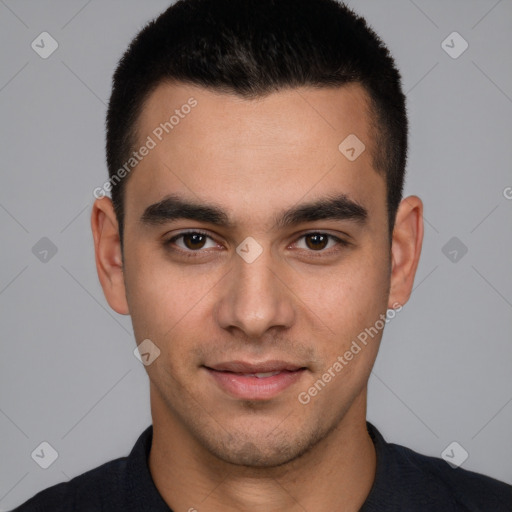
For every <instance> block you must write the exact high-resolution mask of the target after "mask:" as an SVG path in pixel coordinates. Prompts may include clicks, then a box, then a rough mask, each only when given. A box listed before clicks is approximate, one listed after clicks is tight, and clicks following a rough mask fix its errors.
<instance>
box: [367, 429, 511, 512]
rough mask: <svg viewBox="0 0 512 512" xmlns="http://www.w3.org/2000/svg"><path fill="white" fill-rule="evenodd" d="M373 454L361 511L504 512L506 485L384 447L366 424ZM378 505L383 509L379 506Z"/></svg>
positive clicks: (507, 507)
mask: <svg viewBox="0 0 512 512" xmlns="http://www.w3.org/2000/svg"><path fill="white" fill-rule="evenodd" d="M367 426H368V432H369V433H370V436H371V437H372V439H373V442H374V444H375V448H376V453H377V469H376V475H375V481H374V484H373V487H372V489H371V491H370V494H369V496H368V499H367V501H366V502H365V506H364V507H363V508H362V509H361V510H362V511H363V512H373V511H377V510H378V511H382V510H415V511H417V512H420V511H421V512H423V511H425V512H427V511H437V510H443V511H444V512H484V511H485V512H487V511H490V510H492V511H493V512H502V511H503V512H510V511H511V510H512V486H511V485H508V484H507V483H505V482H501V481H499V480H496V479H494V478H491V477H489V476H486V475H482V474H480V473H476V472H473V471H469V470H466V469H463V468H461V467H458V468H454V467H452V466H450V465H449V464H448V463H447V462H445V461H444V460H443V459H441V458H437V457H432V456H428V455H423V454H421V453H418V452H415V451H413V450H411V449H410V448H407V447H405V446H401V445H398V444H393V443H388V442H386V441H385V440H384V438H383V437H382V435H381V434H380V432H379V431H378V430H377V429H376V428H375V427H374V426H373V425H372V424H370V423H368V422H367ZM383 504H385V505H386V506H388V508H384V509H383V508H382V506H383Z"/></svg>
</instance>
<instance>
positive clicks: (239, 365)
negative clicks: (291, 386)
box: [206, 360, 304, 373]
mask: <svg viewBox="0 0 512 512" xmlns="http://www.w3.org/2000/svg"><path fill="white" fill-rule="evenodd" d="M206 368H210V369H211V370H217V371H221V372H233V373H265V372H277V371H283V370H286V371H290V372H293V371H295V370H300V369H301V368H304V367H303V366H301V365H298V364H293V363H288V362H286V361H280V360H269V361H261V362H259V363H250V362H247V361H226V362H224V363H218V364H214V365H210V366H206Z"/></svg>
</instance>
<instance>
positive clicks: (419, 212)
mask: <svg viewBox="0 0 512 512" xmlns="http://www.w3.org/2000/svg"><path fill="white" fill-rule="evenodd" d="M422 243H423V203H422V201H421V199H420V198H419V197H417V196H409V197H406V198H405V199H403V200H402V202H401V203H400V206H399V208H398V211H397V214H396V221H395V227H394V230H393V239H392V245H391V261H392V268H391V286H390V293H389V300H388V307H389V308H392V307H393V304H394V305H395V307H396V304H397V303H398V304H401V305H404V304H405V303H406V302H407V301H408V300H409V297H410V295H411V291H412V287H413V284H414V276H415V274H416V269H417V268H418V263H419V260H420V254H421V246H422Z"/></svg>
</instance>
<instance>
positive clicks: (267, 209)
mask: <svg viewBox="0 0 512 512" xmlns="http://www.w3.org/2000/svg"><path fill="white" fill-rule="evenodd" d="M191 96H193V97H194V98H195V99H196V100H197V102H198V105H197V106H196V107H195V108H194V109H193V110H192V111H191V113H190V114H189V115H187V116H186V117H185V118H184V119H180V123H179V125H177V126H175V128H174V129H173V131H172V132H170V133H169V134H166V135H165V137H164V138H163V140H162V141H161V142H159V143H158V144H157V146H156V147H155V148H154V149H153V150H152V151H151V152H150V153H149V155H148V156H146V157H145V158H144V159H143V160H142V161H141V162H140V163H139V164H138V165H137V167H136V169H135V170H134V171H132V174H131V175H130V176H129V179H128V181H127V183H126V191H125V232H124V261H123V255H122V254H121V247H120V241H119V235H118V224H117V220H116V217H115V214H114V211H113V208H112V203H111V201H110V199H109V198H107V197H106V198H102V199H98V200H97V201H96V202H95V204H94V207H93V211H92V217H91V224H92V230H93V235H94V243H95V251H96V265H97V270H98V276H99V279H100V282H101V285H102V287H103V291H104V293H105V297H106V299H107V301H108V302H109V304H110V306H111V307H112V309H114V310H115V311H116V312H118V313H120V314H123V315H127V314H130V315H131V317H132V322H133V328H134V332H135V336H136V340H137V343H140V342H141V341H142V340H144V339H147V338H149V339H150V340H152V342H153V343H155V344H156V345H157V346H158V347H159V349H160V351H161V352H160V356H159V357H158V358H157V359H155V361H154V362H153V363H151V364H150V365H148V366H146V370H147V372H148V376H149V379H150V398H151V411H152V417H153V428H154V434H153V443H152V447H151V452H150V455H149V467H150V471H151V474H152V477H153V480H154V482H155V485H156V487H157V489H158V491H159V492H160V494H161V495H162V497H163V499H164V500H165V501H166V502H167V503H168V505H169V506H170V507H171V508H172V509H173V510H175V511H181V510H183V511H187V510H190V509H192V510H193V509H194V508H195V509H197V510H198V511H199V512H208V511H218V510H225V511H235V510H236V511H240V510H244V511H255V512H256V511H265V512H268V511H276V512H277V511H303V510H309V511H315V510H344V511H357V510H358V509H359V507H360V506H361V505H362V504H363V503H364V501H365V498H366V497H367V495H368V493H369V491H370V489H371V486H372V484H373V481H374V476H375V468H376V455H375V450H374V447H373V443H372V441H371V439H370V437H369V435H368V433H367V431H366V423H365V421H366V404H367V383H368V379H369V376H370V371H371V369H372V366H373V364H374V361H375V358H376V356H377V351H378V348H379V344H380V339H381V336H382V332H383V331H382V330H381V331H379V333H378V335H376V336H375V337H374V338H373V339H371V340H370V341H369V342H368V344H367V345H366V346H364V347H363V348H362V350H361V351H360V352H359V353H358V354H357V355H355V356H354V357H353V359H352V360H351V361H349V362H348V363H347V365H346V366H344V367H343V370H342V371H340V372H339V373H337V374H336V377H335V378H332V379H331V381H330V382H329V383H328V384H327V385H326V386H325V387H324V388H323V389H322V390H321V391H320V392H318V394H317V395H316V396H314V397H313V398H312V399H311V401H310V402H309V403H308V404H306V405H304V404H302V403H300V401H299V400H298V399H297V397H298V394H299V393H300V392H302V391H307V390H308V389H309V388H310V387H311V386H313V384H314V383H315V382H317V381H318V379H320V378H321V377H322V375H323V374H324V373H325V372H326V370H327V369H328V368H329V367H332V365H333V363H334V362H335V361H336V360H337V358H338V356H340V355H341V356H342V355H343V354H344V353H345V352H346V351H347V350H348V349H349V348H350V345H351V342H352V340H354V339H356V337H357V335H358V334H359V333H361V332H362V331H364V329H365V328H368V327H370V326H373V325H374V324H375V322H376V321H377V320H378V319H379V315H381V314H385V313H386V310H387V309H388V308H393V306H394V307H395V308H396V307H397V304H398V305H403V304H405V303H406V301H407V300H408V298H409V296H410V293H411V290H412V286H413V281H414V275H415V272H416V268H417V265H418V261H419V257H420V252H421V244H422V239H423V221H422V211H423V205H422V202H421V200H420V199H419V198H418V197H416V196H409V197H407V198H406V199H404V200H403V201H402V202H401V204H400V207H399V210H398V213H397V218H396V224H395V228H394V231H393V237H392V244H391V246H390V243H389V237H388V225H387V214H386V184H385V180H384V177H383V175H381V174H379V173H377V172H376V170H375V169H374V168H373V164H372V152H373V147H372V144H373V142H372V140H373V139H372V132H371V130H370V118H369V115H368V109H367V108H366V107H367V104H368V103H367V100H368V98H367V96H366V93H365V91H364V90H363V89H362V87H361V86H359V85H356V84H352V85H348V86H343V87H340V88H321V89H313V88H300V89H289V90H285V91H280V92H277V93H272V94H270V95H268V96H266V97H265V98H260V99H257V100H247V99H241V98H239V97H236V96H235V95H231V94H221V93H217V92H213V91H209V90H206V89H203V88H199V87H196V86H191V85H185V84H162V85H160V86H159V87H157V89H156V90H155V91H154V92H153V93H152V94H151V96H150V97H149V98H148V100H147V102H146V105H145V108H144V109H143V112H142V114H141V118H140V119H139V132H138V133H139V135H140V137H139V138H140V142H141V143H142V142H143V141H144V140H145V139H146V137H147V135H150V134H151V132H152V131H153V130H154V129H155V127H157V126H158V125H159V124H160V123H161V122H164V121H165V120H167V119H168V118H169V115H170V114H172V113H173V112H174V110H175V109H176V108H180V106H181V105H183V104H184V103H186V101H187V99H188V98H190V97H191ZM169 113H170V114H169ZM351 133H354V134H357V136H358V138H359V139H360V140H362V141H363V142H364V143H365V145H366V150H365V151H364V152H363V153H362V154H361V155H360V156H359V157H358V158H357V159H356V160H355V161H353V162H351V161H349V160H348V159H347V158H345V156H344V155H342V154H341V153H340V151H339V150H338V145H339V144H340V142H341V141H342V140H343V139H344V138H345V137H346V136H347V135H348V134H351ZM333 193H336V194H345V195H346V196H347V197H349V198H350V199H352V200H354V201H356V202H357V203H359V204H360V205H362V206H364V208H366V209H367V211H368V216H367V219H366V222H365V223H358V222H355V221H351V220H346V219H345V220H332V219H328V220H327V219H324V220H316V221H309V222H305V223H302V224H300V225H296V226H292V227H287V228H279V229H274V227H273V225H274V219H275V217H276V216H278V215H279V214H280V213H282V212H283V211H284V210H287V209H289V208H291V207H293V206H296V205H298V204H301V203H306V202H311V201H313V200H315V199H319V198H323V197H325V196H329V195H332V194H333ZM168 194H177V195H179V196H180V197H183V198H185V199H188V200H191V201H195V202H201V203H203V202H204V203H209V204H215V205H217V206H219V207H221V208H222V209H224V210H225V211H226V212H227V213H228V215H229V217H230V220H232V222H233V226H232V227H231V228H230V229H225V228H219V227H218V226H215V225H210V224H209V223H205V222H198V221H194V220H189V219H181V220H174V221H172V222H164V223H160V224H156V225H147V224H145V223H143V222H141V220H140V219H141V216H142V214H143V212H144V210H145V209H146V208H147V207H148V206H149V205H151V204H154V203H157V202H158V201H160V200H162V199H163V198H164V197H165V196H166V195H168ZM190 229H200V230H201V231H204V232H206V233H207V234H208V236H210V237H211V239H208V238H207V239H205V241H204V245H203V247H204V248H199V251H200V253H201V256H200V257H197V258H195V259H194V258H190V257H187V256H179V255H178V253H177V252H176V251H174V252H173V251H172V250H171V248H170V247H169V246H167V247H165V246H164V243H163V242H164V241H165V240H168V239H170V238H171V237H172V236H175V235H177V234H179V233H181V232H182V231H184V230H190ZM318 231H320V232H323V233H327V234H331V235H334V236H338V237H339V238H342V239H344V240H346V241H348V242H349V245H347V246H337V244H336V242H334V241H331V242H329V245H328V246H326V247H324V246H321V247H320V249H318V248H317V247H315V246H314V245H311V244H310V245H308V244H307V243H306V242H307V240H308V238H307V237H304V234H305V233H311V232H318ZM249 236H250V237H253V238H254V239H255V240H256V241H257V242H258V244H259V245H260V246H261V248H262V253H261V255H260V256H259V257H258V258H257V259H256V260H255V261H254V262H252V263H250V264H249V263H247V262H246V261H245V260H244V259H242V258H241V257H240V256H239V255H238V254H237V252H236V248H237V246H238V245H239V244H240V243H241V242H242V241H243V240H244V239H245V238H246V237H249ZM185 242H186V240H185V239H183V238H182V239H179V240H177V241H176V242H175V245H174V246H171V247H174V248H175V249H179V248H181V249H183V250H185V251H186V250H188V251H189V253H191V252H193V250H194V247H196V246H194V245H193V244H190V240H189V241H188V242H189V245H186V244H185ZM190 247H192V249H190ZM199 247H201V246H200V245H199ZM195 250H196V253H195V254H197V250H198V249H195ZM269 359H280V360H284V361H290V362H293V363H297V364H299V365H300V366H304V367H306V368H307V370H306V371H305V372H303V373H302V375H301V376H300V378H299V380H298V381H296V382H295V383H294V384H292V385H291V386H290V387H288V388H287V389H285V390H283V391H282V392H281V393H279V394H278V395H277V396H275V397H273V398H271V399H267V400H242V399H236V398H233V397H232V396H229V395H228V394H226V393H225V392H224V391H223V390H222V389H221V388H219V387H218V386H217V385H216V384H215V383H214V382H212V379H211V376H210V375H209V374H208V372H207V371H205V369H204V368H203V365H207V366H208V365H209V366H211V365H213V364H215V363H219V362H223V361H231V360H250V361H264V360H269Z"/></svg>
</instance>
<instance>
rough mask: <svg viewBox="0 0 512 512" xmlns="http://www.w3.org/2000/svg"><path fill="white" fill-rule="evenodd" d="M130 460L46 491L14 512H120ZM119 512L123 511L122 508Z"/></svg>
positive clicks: (110, 463) (105, 466)
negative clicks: (123, 476) (114, 511)
mask: <svg viewBox="0 0 512 512" xmlns="http://www.w3.org/2000/svg"><path fill="white" fill-rule="evenodd" d="M126 460H127V457H121V458H118V459H115V460H111V461H109V462H106V463H104V464H102V465H101V466H98V467H96V468H93V469H91V470H89V471H87V472H85V473H82V474H81V475H78V476H76V477H75V478H73V479H71V480H70V481H69V482H61V483H59V484H56V485H53V486H52V487H48V488H47V489H43V490H42V491H40V492H38V493H37V494H36V495H34V496H33V497H32V498H30V499H29V500H27V501H25V502H24V503H23V504H21V505H20V506H18V507H17V508H16V509H14V510H13V511H12V512H46V511H49V510H51V511H52V512H64V511H66V512H67V511H69V510H74V511H77V512H89V511H91V512H92V511H93V510H94V511H97V510H109V509H110V508H111V509H112V510H117V509H118V506H119V505H121V504H120V503H119V500H120V497H121V496H122V492H121V490H122V487H123V483H122V481H121V479H122V475H123V473H124V471H125V466H126ZM109 507H110V508H109ZM119 509H120V510H121V509H122V505H121V508H119Z"/></svg>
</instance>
